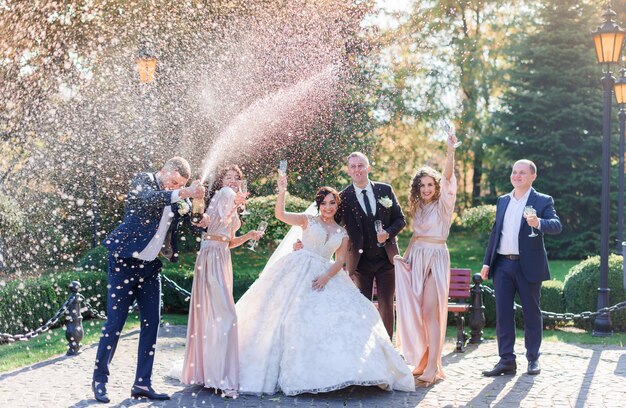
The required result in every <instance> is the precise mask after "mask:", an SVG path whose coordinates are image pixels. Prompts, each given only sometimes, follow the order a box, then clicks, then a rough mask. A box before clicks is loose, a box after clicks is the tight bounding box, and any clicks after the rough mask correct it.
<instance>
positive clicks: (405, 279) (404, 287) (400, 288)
mask: <svg viewBox="0 0 626 408" xmlns="http://www.w3.org/2000/svg"><path fill="white" fill-rule="evenodd" d="M456 190H457V186H456V178H455V176H454V175H453V176H452V177H451V179H450V181H449V182H448V181H447V180H446V179H445V177H442V178H441V195H440V197H439V199H438V200H437V201H436V202H432V203H429V204H427V205H425V206H424V207H422V208H419V209H418V210H417V211H416V213H415V214H414V217H413V238H412V240H411V245H410V248H409V251H408V253H407V254H406V257H405V259H404V260H403V259H401V258H396V259H395V262H394V264H395V270H396V313H397V325H396V327H397V333H396V338H397V345H398V347H399V348H400V351H401V353H402V354H403V355H404V357H405V358H406V361H407V363H408V364H410V365H413V366H415V370H414V373H415V374H422V373H423V372H424V370H425V368H426V365H427V362H428V356H429V353H437V355H438V358H437V369H436V371H435V374H434V377H431V378H423V376H422V377H420V380H423V381H428V382H435V381H437V380H439V379H443V378H445V375H444V372H443V366H442V362H441V352H442V350H443V344H444V341H445V335H446V323H447V317H448V291H449V286H450V253H449V252H448V247H447V246H446V240H447V238H448V235H449V233H450V225H451V223H452V214H453V212H454V203H455V200H456ZM431 273H432V278H433V279H434V283H435V287H436V288H437V299H438V306H439V308H438V310H439V316H438V323H439V328H440V337H439V338H440V342H439V347H438V348H437V349H436V350H428V335H429V333H428V330H427V327H428V326H429V324H428V323H429V322H428V321H427V317H426V315H425V313H424V312H423V308H424V304H423V297H424V285H425V282H426V278H427V277H428V275H429V274H431Z"/></svg>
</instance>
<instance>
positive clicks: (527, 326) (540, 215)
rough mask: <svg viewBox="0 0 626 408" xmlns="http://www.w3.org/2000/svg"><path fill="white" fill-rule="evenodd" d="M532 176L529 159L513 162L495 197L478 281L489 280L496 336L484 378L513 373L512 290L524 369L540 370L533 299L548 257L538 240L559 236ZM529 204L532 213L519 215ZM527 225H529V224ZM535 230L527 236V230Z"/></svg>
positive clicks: (539, 324)
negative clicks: (494, 358)
mask: <svg viewBox="0 0 626 408" xmlns="http://www.w3.org/2000/svg"><path fill="white" fill-rule="evenodd" d="M536 178H537V166H535V163H533V162H532V161H530V160H518V161H517V162H516V163H515V164H514V165H513V170H512V171H511V184H512V185H513V187H514V189H513V191H512V192H510V193H509V194H506V195H503V196H500V197H499V198H498V203H497V207H496V221H495V223H494V225H493V229H492V230H491V235H490V237H489V244H488V246H487V250H486V251H485V259H484V262H483V264H484V265H483V268H482V270H481V272H480V274H481V275H482V277H483V279H487V277H489V278H491V279H493V288H494V290H495V292H496V336H497V338H498V353H499V354H500V361H499V362H498V363H497V364H496V366H495V367H494V368H493V370H490V371H483V375H484V376H487V377H493V376H499V375H502V374H515V372H516V371H517V364H516V362H515V353H514V350H513V347H514V345H515V310H514V308H513V302H514V301H515V294H516V293H518V294H519V296H520V300H521V302H522V311H523V312H524V340H525V345H526V359H527V360H528V369H527V373H528V374H530V375H536V374H539V373H540V372H541V366H540V365H539V347H540V346H541V338H542V334H543V319H542V317H541V308H540V304H539V297H540V295H541V282H542V281H545V280H549V279H550V269H549V267H548V257H547V255H546V249H545V246H544V242H543V236H544V235H545V234H559V233H560V232H561V229H562V227H561V221H560V220H559V217H558V216H557V215H556V210H555V209H554V200H553V199H552V197H550V196H549V195H545V194H541V193H539V192H537V191H535V189H534V188H532V184H533V181H535V179H536ZM529 206H532V207H533V208H534V210H535V211H536V214H529V213H526V214H525V213H524V208H525V207H529ZM531 227H532V228H531ZM533 229H534V232H535V233H536V234H537V235H536V236H529V235H533V234H532V232H533Z"/></svg>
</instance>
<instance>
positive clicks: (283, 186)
mask: <svg viewBox="0 0 626 408" xmlns="http://www.w3.org/2000/svg"><path fill="white" fill-rule="evenodd" d="M284 191H287V175H286V174H285V175H281V174H280V172H279V173H278V192H279V193H282V192H284Z"/></svg>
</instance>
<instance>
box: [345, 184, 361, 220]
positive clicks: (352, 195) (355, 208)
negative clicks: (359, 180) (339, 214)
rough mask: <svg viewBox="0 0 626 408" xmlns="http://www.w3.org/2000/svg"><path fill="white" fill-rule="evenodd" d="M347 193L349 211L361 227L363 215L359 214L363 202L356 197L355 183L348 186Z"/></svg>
mask: <svg viewBox="0 0 626 408" xmlns="http://www.w3.org/2000/svg"><path fill="white" fill-rule="evenodd" d="M346 193H347V195H348V206H347V211H349V213H350V215H351V217H352V218H353V219H354V222H355V224H356V226H357V227H359V228H361V217H360V216H359V211H361V204H359V200H357V198H356V191H355V190H354V185H353V184H351V185H350V186H349V187H348V188H347V190H346Z"/></svg>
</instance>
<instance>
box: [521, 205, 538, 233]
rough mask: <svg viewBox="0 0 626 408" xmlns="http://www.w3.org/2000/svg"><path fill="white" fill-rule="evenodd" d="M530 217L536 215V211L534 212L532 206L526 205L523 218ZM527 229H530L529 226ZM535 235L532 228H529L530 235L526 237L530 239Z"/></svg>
mask: <svg viewBox="0 0 626 408" xmlns="http://www.w3.org/2000/svg"><path fill="white" fill-rule="evenodd" d="M531 215H537V210H535V209H534V208H533V206H532V205H527V206H526V207H524V218H528V217H530V216H531ZM529 227H530V225H529ZM537 235H538V234H537V233H536V232H535V230H534V229H533V227H530V234H529V235H528V236H529V237H530V238H534V237H536V236H537Z"/></svg>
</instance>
